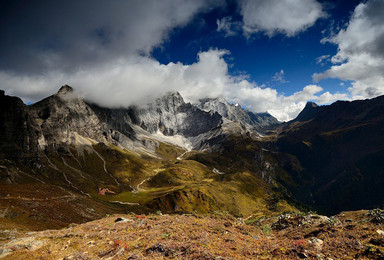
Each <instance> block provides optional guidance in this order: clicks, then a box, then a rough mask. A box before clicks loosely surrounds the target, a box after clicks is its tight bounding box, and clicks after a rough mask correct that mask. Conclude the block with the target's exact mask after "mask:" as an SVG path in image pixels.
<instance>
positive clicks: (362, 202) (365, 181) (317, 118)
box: [276, 96, 384, 213]
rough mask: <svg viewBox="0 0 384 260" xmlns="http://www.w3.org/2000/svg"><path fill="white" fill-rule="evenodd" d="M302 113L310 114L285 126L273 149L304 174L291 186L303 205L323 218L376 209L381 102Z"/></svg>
mask: <svg viewBox="0 0 384 260" xmlns="http://www.w3.org/2000/svg"><path fill="white" fill-rule="evenodd" d="M305 110H306V111H315V113H308V114H307V115H309V114H311V118H310V120H309V117H306V116H305V117H304V116H303V117H302V119H303V118H304V119H307V120H305V121H302V122H300V121H301V120H298V121H296V120H294V121H292V122H290V123H288V124H286V126H285V127H284V128H283V130H282V132H281V134H280V136H279V138H278V140H277V143H276V144H277V146H278V147H279V149H280V151H282V152H286V153H290V154H293V155H295V156H296V157H297V158H298V159H299V161H300V164H301V166H302V167H303V168H304V169H303V170H302V171H301V174H300V176H296V177H297V180H296V181H297V182H298V184H299V187H307V188H308V189H309V191H310V192H311V193H312V197H311V198H310V195H309V191H308V202H312V200H314V201H315V206H317V207H319V208H320V209H321V210H323V211H326V213H335V212H338V211H340V210H353V209H360V208H373V207H378V206H382V203H383V201H384V189H383V188H382V187H383V186H384V167H383V163H382V162H383V160H384V131H383V129H384V96H381V97H377V98H374V99H371V100H359V101H353V102H346V101H338V102H336V103H334V104H332V105H330V106H321V107H316V106H311V107H308V106H307V107H306V109H305ZM303 112H305V111H303ZM303 114H305V113H302V115H303ZM299 193H300V194H299ZM299 193H298V194H299V196H300V197H301V198H303V197H304V192H302V191H300V192H299Z"/></svg>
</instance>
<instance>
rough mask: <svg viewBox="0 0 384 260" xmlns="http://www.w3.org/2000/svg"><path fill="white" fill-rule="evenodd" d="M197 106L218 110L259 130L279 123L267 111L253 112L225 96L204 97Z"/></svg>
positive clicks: (226, 116) (223, 115)
mask: <svg viewBox="0 0 384 260" xmlns="http://www.w3.org/2000/svg"><path fill="white" fill-rule="evenodd" d="M197 106H198V107H199V108H200V109H202V110H204V111H213V112H217V113H219V114H220V115H221V116H222V117H224V118H226V119H228V120H230V121H233V122H236V123H239V124H242V125H244V126H247V127H248V128H253V129H255V130H258V131H262V130H263V128H268V127H271V126H273V125H277V124H279V121H278V120H277V119H276V118H274V117H273V116H271V115H270V114H269V113H267V112H265V113H253V112H250V111H247V110H245V109H243V108H242V107H241V106H240V105H239V104H229V103H228V101H227V100H225V99H224V98H223V97H219V98H206V99H202V100H200V103H199V104H198V105H197Z"/></svg>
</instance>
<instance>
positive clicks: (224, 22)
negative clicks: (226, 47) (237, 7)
mask: <svg viewBox="0 0 384 260" xmlns="http://www.w3.org/2000/svg"><path fill="white" fill-rule="evenodd" d="M216 23H217V31H218V32H223V33H224V35H225V37H230V36H235V35H237V34H238V33H239V31H241V27H242V23H241V22H240V21H232V17H230V16H226V17H223V18H222V19H217V20H216Z"/></svg>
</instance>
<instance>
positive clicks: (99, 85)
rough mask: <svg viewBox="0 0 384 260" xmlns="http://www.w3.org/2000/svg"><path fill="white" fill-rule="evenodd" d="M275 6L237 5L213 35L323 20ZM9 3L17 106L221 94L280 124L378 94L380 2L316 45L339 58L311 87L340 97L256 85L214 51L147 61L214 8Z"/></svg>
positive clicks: (3, 68) (6, 37)
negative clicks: (338, 84)
mask: <svg viewBox="0 0 384 260" xmlns="http://www.w3.org/2000/svg"><path fill="white" fill-rule="evenodd" d="M278 3H279V4H277V2H276V1H264V0H258V1H248V0H241V1H238V2H236V6H237V7H238V10H237V12H238V17H237V19H235V18H233V19H232V17H229V16H227V15H226V14H224V16H222V17H221V19H218V20H217V25H218V28H217V30H218V31H219V33H221V34H222V33H225V35H224V36H225V37H229V36H236V35H237V36H239V37H243V36H241V34H240V33H239V30H242V34H243V35H245V36H247V37H250V36H252V35H256V34H257V33H263V34H266V35H268V36H269V37H274V36H275V35H277V34H280V35H283V37H293V36H296V35H298V34H300V33H301V32H303V31H305V30H307V29H308V28H309V27H311V26H313V25H314V24H315V23H316V21H317V20H319V19H321V18H324V17H326V13H325V11H324V10H323V9H324V8H323V6H322V5H321V4H320V3H319V2H317V1H315V0H307V1H296V0H294V1H278ZM19 4H20V2H18V1H16V2H15V1H8V3H7V6H6V7H7V8H8V9H9V10H10V11H9V12H8V13H7V15H5V16H1V17H0V25H1V26H2V27H1V28H2V30H1V31H0V36H1V39H3V40H2V42H1V43H0V56H1V57H2V59H1V60H0V82H1V86H0V87H1V88H2V89H5V90H6V92H7V94H10V95H17V96H20V97H22V98H23V100H24V101H25V102H34V101H37V100H39V99H41V98H43V97H45V96H47V95H49V94H52V93H54V92H56V91H57V89H58V88H59V86H61V85H63V84H70V85H72V86H73V87H74V88H75V89H77V91H78V93H79V94H80V95H82V96H83V97H84V98H86V99H88V100H90V101H92V102H95V103H98V104H100V105H103V106H107V107H120V106H123V107H126V106H129V105H140V104H145V103H146V102H148V101H150V100H151V99H154V98H156V97H159V96H161V95H163V94H164V93H165V92H167V91H179V92H180V93H181V94H182V95H183V96H184V97H185V99H186V100H187V101H190V102H197V101H198V100H199V99H201V98H206V97H210V98H214V97H218V96H223V97H225V98H227V99H228V100H229V101H230V102H234V103H240V104H241V105H243V106H246V107H247V108H248V109H249V110H251V111H253V112H265V111H268V112H270V113H271V114H272V115H274V116H275V117H276V118H278V119H279V120H282V121H286V120H290V119H292V118H294V117H295V116H296V115H297V114H298V113H299V112H300V111H301V109H302V108H303V107H304V106H305V103H306V102H307V101H308V100H313V101H316V102H318V103H320V104H326V103H330V102H333V101H335V100H337V99H349V98H350V97H351V96H353V98H356V97H371V96H375V95H378V94H381V93H384V90H383V82H384V79H383V76H382V73H381V72H382V71H383V68H384V62H383V60H384V59H383V53H384V52H383V48H382V46H383V44H382V42H383V39H384V37H383V35H384V29H383V27H382V25H381V19H380V18H381V17H382V14H381V13H380V12H379V11H378V10H382V9H383V6H382V5H383V3H382V1H377V0H372V1H369V2H367V3H363V4H360V5H359V6H358V7H357V8H356V10H355V12H354V14H353V16H352V18H351V20H350V22H349V24H348V26H347V27H346V28H345V29H342V30H340V31H339V32H338V33H336V34H334V35H332V36H330V37H328V38H327V39H326V40H324V41H328V42H331V43H333V44H337V45H338V47H339V50H338V53H337V54H336V55H335V56H334V57H333V58H332V62H334V66H332V67H331V68H330V69H329V70H327V71H325V72H324V73H320V74H315V75H314V79H316V80H321V79H325V78H330V77H337V78H341V79H343V80H352V81H353V83H352V84H353V86H352V87H351V88H350V89H349V91H350V93H330V92H329V91H324V89H323V88H322V87H321V86H319V85H313V84H308V85H307V86H301V90H299V91H296V92H295V93H293V94H284V93H282V92H279V91H277V90H276V89H274V88H272V87H271V86H269V85H268V84H267V85H265V82H257V83H256V82H254V81H252V80H251V76H250V75H249V74H247V72H244V73H242V74H241V75H242V76H237V75H233V74H231V73H230V67H231V66H233V63H236V61H232V60H231V62H228V59H231V53H230V51H229V50H226V49H218V48H216V46H211V47H210V49H208V50H201V51H200V52H199V53H196V56H197V60H196V61H195V62H192V63H182V62H178V61H173V62H169V63H168V62H167V63H161V62H159V61H158V60H157V59H156V58H154V56H153V55H152V52H153V50H154V49H155V48H157V47H161V46H162V45H163V44H164V43H166V42H167V41H168V40H169V39H170V37H171V34H172V33H173V32H174V31H175V30H176V29H178V28H183V27H185V26H187V25H188V24H189V23H191V22H192V21H193V20H194V19H195V18H196V17H197V16H198V15H201V14H204V13H207V12H210V11H211V10H213V9H215V8H216V9H218V10H223V9H225V8H226V3H225V2H224V1H220V0H211V1H203V0H165V1H156V0H148V1H139V0H131V1H113V2H108V3H106V2H105V1H101V0H96V1H93V0H92V1H90V0H89V1H81V2H78V1H43V0H41V1H34V3H32V2H25V3H24V2H23V6H22V7H21V6H19ZM380 8H381V9H380ZM239 17H240V19H242V20H241V21H240V20H239ZM297 17H300V18H297ZM215 21H216V20H215ZM359 34H361V35H363V36H364V37H359ZM243 38H244V37H243ZM355 43H356V44H355ZM324 57H328V56H324ZM282 67H283V66H279V69H281V68H282ZM274 71H275V72H276V70H274ZM273 81H274V82H275V83H276V84H277V83H278V84H284V83H287V82H290V81H291V80H290V79H289V81H288V79H286V74H285V70H283V69H281V71H280V72H279V73H276V74H275V75H274V76H273ZM263 83H264V84H263Z"/></svg>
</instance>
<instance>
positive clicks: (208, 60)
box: [0, 49, 341, 121]
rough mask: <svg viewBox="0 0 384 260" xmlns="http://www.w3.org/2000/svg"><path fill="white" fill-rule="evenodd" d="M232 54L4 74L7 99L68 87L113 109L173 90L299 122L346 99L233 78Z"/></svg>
mask: <svg viewBox="0 0 384 260" xmlns="http://www.w3.org/2000/svg"><path fill="white" fill-rule="evenodd" d="M228 54H229V52H228V51H225V50H216V49H212V50H209V51H207V52H201V53H199V56H198V61H197V62H196V63H193V64H191V65H184V64H182V63H169V64H167V65H164V64H160V63H159V62H158V61H156V60H154V59H152V58H148V57H140V56H136V57H131V58H130V59H129V60H127V59H121V60H119V61H114V62H111V63H108V64H106V65H104V66H99V67H95V68H92V69H87V70H82V71H79V72H77V73H75V74H71V75H69V74H67V73H65V72H51V73H50V74H48V75H45V76H44V77H35V76H24V77H19V76H17V75H11V74H9V73H4V72H3V73H0V82H2V87H3V88H5V90H6V93H7V94H12V95H17V96H20V97H22V98H23V99H24V101H36V100H38V99H39V98H41V97H45V96H48V95H50V94H52V93H55V92H56V91H57V90H58V88H59V87H60V86H61V85H63V84H65V83H68V84H69V85H71V86H73V87H74V88H75V89H76V90H77V91H78V93H79V94H80V95H82V96H84V97H85V98H86V99H87V100H90V101H92V102H95V103H98V104H100V105H102V106H107V107H120V106H122V107H126V106H129V105H133V104H134V105H140V104H146V103H147V102H148V101H149V100H151V99H154V98H156V97H160V96H162V95H163V94H164V93H165V92H167V91H179V92H180V93H181V94H182V95H183V97H184V98H185V99H186V101H188V102H197V101H198V100H199V99H201V98H206V97H211V98H215V97H218V96H224V97H225V98H227V99H228V100H229V101H230V102H233V103H240V104H241V105H244V106H246V107H247V108H248V109H249V110H251V111H253V112H265V111H268V112H270V113H271V114H272V115H273V116H275V117H276V118H277V119H279V120H281V121H287V120H290V119H292V118H294V117H296V116H297V114H298V113H299V112H300V111H301V110H302V109H303V108H304V106H305V104H306V102H307V101H308V100H319V101H320V102H328V101H329V100H332V98H333V99H335V98H339V97H341V96H333V95H332V94H330V93H328V92H327V93H325V94H323V95H321V96H320V97H319V96H318V93H320V92H322V91H323V89H322V88H321V87H320V86H317V85H309V86H306V87H304V88H303V90H301V91H298V92H296V93H294V94H292V95H290V96H285V95H283V94H280V93H278V92H277V91H276V90H275V89H273V88H268V87H263V86H259V85H257V84H256V83H254V82H251V81H249V80H247V78H246V77H233V76H231V75H230V74H229V73H228V64H227V63H226V62H225V60H224V58H223V56H224V55H228ZM25 86H28V88H26V87H25Z"/></svg>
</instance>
